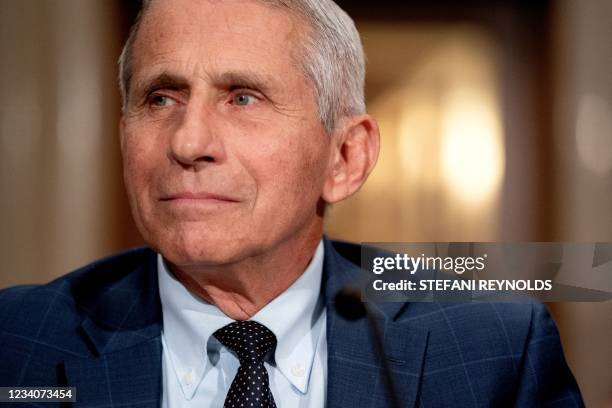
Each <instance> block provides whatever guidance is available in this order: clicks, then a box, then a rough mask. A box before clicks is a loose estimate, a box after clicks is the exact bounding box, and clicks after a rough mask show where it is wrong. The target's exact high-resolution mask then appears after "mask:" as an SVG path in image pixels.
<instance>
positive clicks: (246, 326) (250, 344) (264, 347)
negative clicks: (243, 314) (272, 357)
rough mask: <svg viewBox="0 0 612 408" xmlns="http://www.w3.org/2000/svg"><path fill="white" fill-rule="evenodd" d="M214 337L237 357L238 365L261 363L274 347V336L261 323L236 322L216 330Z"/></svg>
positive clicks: (249, 321) (250, 321)
mask: <svg viewBox="0 0 612 408" xmlns="http://www.w3.org/2000/svg"><path fill="white" fill-rule="evenodd" d="M214 336H215V337H216V338H217V340H219V341H220V342H221V344H223V345H224V346H225V347H227V348H228V349H230V350H232V351H233V352H235V353H236V354H237V355H238V359H239V360H240V364H243V363H245V362H253V363H263V360H264V358H265V356H266V354H268V353H269V352H270V351H272V350H274V348H275V347H276V336H275V335H274V333H272V331H270V329H268V328H267V327H266V326H264V325H263V324H261V323H257V322H255V321H252V320H245V321H236V322H233V323H230V324H228V325H227V326H224V327H222V328H220V329H219V330H217V331H216V332H215V333H214Z"/></svg>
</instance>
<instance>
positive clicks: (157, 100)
mask: <svg viewBox="0 0 612 408" xmlns="http://www.w3.org/2000/svg"><path fill="white" fill-rule="evenodd" d="M149 103H150V104H151V105H152V106H156V107H164V106H169V105H174V104H175V103H176V101H175V100H174V99H172V98H170V97H169V96H165V95H159V94H153V95H151V96H150V97H149Z"/></svg>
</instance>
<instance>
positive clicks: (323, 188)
mask: <svg viewBox="0 0 612 408" xmlns="http://www.w3.org/2000/svg"><path fill="white" fill-rule="evenodd" d="M230 15H231V16H232V23H233V24H229V25H228V20H227V17H228V16H230ZM194 27H197V29H194ZM304 27H305V22H303V21H301V20H299V19H297V18H296V17H295V16H294V15H293V14H290V13H288V12H287V11H286V10H284V9H280V8H271V7H268V6H265V5H262V4H260V3H258V2H252V1H248V0H235V1H224V2H220V3H216V4H215V5H213V4H212V3H211V2H210V1H207V0H205V1H194V0H173V1H171V0H169V1H165V2H159V3H155V5H154V6H152V7H151V9H149V11H148V12H147V13H146V14H145V16H144V17H143V20H142V25H141V29H140V30H139V33H138V36H137V38H136V39H135V43H134V54H133V58H134V59H133V77H132V80H133V82H134V84H136V85H135V86H133V87H131V90H130V93H129V95H128V104H127V109H126V112H125V113H124V116H123V118H122V122H121V147H122V154H123V158H124V178H125V184H126V189H127V191H128V198H129V201H130V205H131V207H132V212H133V214H134V219H135V221H136V224H137V226H138V228H139V229H140V231H141V233H142V235H143V237H144V238H145V241H146V242H147V243H148V244H149V245H150V246H151V247H152V248H153V249H155V250H156V251H158V252H160V253H161V254H162V255H163V256H164V259H165V261H166V263H167V264H168V265H169V267H170V269H171V270H172V272H173V273H174V274H175V275H176V276H177V278H178V279H179V280H180V281H181V282H182V283H183V284H184V285H185V286H186V287H187V288H188V289H189V290H191V291H192V292H193V293H194V294H196V295H197V296H200V297H201V298H203V299H205V300H207V301H208V302H211V303H213V304H215V305H217V306H218V307H219V308H220V309H221V310H222V311H223V312H224V313H225V314H226V315H228V316H230V317H232V318H234V319H247V318H249V317H250V316H252V315H253V314H255V313H256V312H257V311H259V310H260V309H261V308H262V307H264V306H265V305H266V304H267V303H268V302H269V301H271V300H272V299H274V298H275V297H276V296H278V295H279V294H280V293H282V292H283V291H284V290H285V289H286V288H287V287H289V286H290V285H291V284H292V283H293V282H294V281H295V280H296V279H297V278H298V277H299V276H300V275H301V273H302V272H303V271H304V269H305V268H306V266H307V264H308V263H309V262H310V258H311V256H312V254H313V253H314V249H315V248H316V246H317V244H318V242H319V240H320V238H321V235H322V232H323V216H324V211H323V208H324V204H325V203H327V202H335V201H339V200H342V199H344V198H346V197H347V196H349V195H350V194H352V193H353V192H354V191H356V189H357V188H358V187H359V186H360V185H361V184H362V183H363V182H364V181H365V177H367V174H368V173H369V171H370V170H371V168H372V167H373V164H374V163H373V162H363V160H361V159H359V157H363V155H362V154H359V153H355V154H353V155H350V154H349V155H347V158H348V159H347V163H349V162H350V163H349V164H348V165H347V164H346V163H345V164H342V163H340V162H341V161H343V160H345V158H343V155H341V154H338V150H340V149H342V146H344V143H345V141H346V138H347V137H351V136H350V135H351V134H352V133H354V132H352V131H351V129H352V127H362V126H364V123H366V122H368V121H372V119H370V118H369V117H366V116H364V117H362V118H361V119H355V120H347V121H345V122H343V125H342V126H340V127H338V128H337V129H336V130H335V131H334V132H332V134H329V133H328V132H327V130H326V129H325V128H324V126H323V124H322V123H321V120H320V116H319V112H318V106H317V101H316V92H315V90H314V86H313V84H312V83H311V81H308V80H306V79H305V78H304V76H303V74H302V72H301V70H300V69H298V67H296V65H295V63H294V57H293V55H292V54H293V53H287V49H290V50H294V49H296V48H299V47H300V45H299V44H300V41H302V40H301V37H300V33H303V32H304V29H305V28H304ZM164 73H165V74H167V75H168V76H169V78H161V79H163V80H164V81H158V82H159V83H158V84H157V85H158V86H162V88H161V89H157V90H155V89H156V88H157V87H153V86H152V82H154V81H155V78H157V79H158V80H159V79H160V75H162V74H164ZM170 79H172V80H170ZM164 82H165V83H164ZM261 82H263V84H261V85H259V84H257V83H261ZM254 83H255V84H257V85H254ZM244 85H247V88H248V87H255V86H256V87H257V88H261V89H260V90H256V91H259V92H260V93H261V94H263V93H264V89H265V93H266V94H265V95H264V97H261V98H259V99H258V98H257V92H255V93H254V95H255V97H254V98H255V99H248V102H247V104H246V105H244V106H238V105H235V104H234V103H233V102H234V99H233V98H234V96H235V95H236V94H239V93H241V92H245V94H249V92H248V90H244V91H243V90H241V88H240V87H241V86H244ZM164 87H165V88H164ZM147 89H148V90H149V91H151V90H154V94H155V95H162V96H163V97H164V99H162V101H161V103H160V104H158V100H157V98H156V99H155V104H153V105H152V104H151V102H152V99H151V98H150V97H149V95H148V94H147V93H148V92H147ZM374 128H375V126H374ZM369 137H370V139H371V140H370V141H367V140H365V139H364V140H362V141H358V142H357V143H353V146H354V147H353V148H352V149H354V148H357V149H376V150H377V148H378V145H377V143H378V142H377V140H378V139H377V138H378V134H377V133H372V134H369ZM368 143H369V144H368ZM353 156H354V157H356V158H357V159H358V161H357V162H355V163H353V161H352V159H350V157H353ZM359 160H361V161H362V162H359ZM374 161H375V160H374ZM359 168H361V169H362V170H359ZM342 172H349V173H353V174H355V175H356V177H358V178H360V179H359V180H357V179H355V177H353V176H351V175H350V174H349V175H348V176H346V175H343V174H342ZM360 175H361V176H360ZM363 175H365V176H363ZM348 182H350V183H351V185H350V186H349V185H346V186H343V185H341V184H342V183H348ZM338 183H340V184H338ZM355 186H356V187H355ZM184 191H187V192H194V193H196V192H202V191H203V192H207V193H213V194H218V195H222V196H226V197H228V198H231V201H225V200H210V199H207V200H202V199H182V198H181V199H175V198H172V196H173V195H174V194H177V193H181V192H184ZM168 197H170V198H168Z"/></svg>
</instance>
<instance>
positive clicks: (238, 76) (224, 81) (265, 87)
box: [211, 71, 274, 94]
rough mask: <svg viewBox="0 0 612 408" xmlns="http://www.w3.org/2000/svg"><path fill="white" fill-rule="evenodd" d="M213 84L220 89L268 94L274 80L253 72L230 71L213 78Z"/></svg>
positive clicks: (215, 75)
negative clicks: (231, 88) (238, 89)
mask: <svg viewBox="0 0 612 408" xmlns="http://www.w3.org/2000/svg"><path fill="white" fill-rule="evenodd" d="M211 80H212V83H213V84H214V85H215V86H217V87H220V88H230V87H234V88H246V89H252V90H257V91H260V92H262V93H264V94H267V93H268V92H269V91H270V87H271V84H273V83H274V80H273V79H272V78H270V77H268V76H263V75H261V74H258V73H255V72H252V71H228V72H223V73H221V74H214V75H212V76H211Z"/></svg>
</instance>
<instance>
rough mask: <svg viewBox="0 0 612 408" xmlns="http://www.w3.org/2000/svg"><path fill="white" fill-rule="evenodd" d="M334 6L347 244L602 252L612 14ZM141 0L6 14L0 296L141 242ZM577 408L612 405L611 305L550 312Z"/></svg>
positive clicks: (611, 104) (560, 306) (36, 0)
mask: <svg viewBox="0 0 612 408" xmlns="http://www.w3.org/2000/svg"><path fill="white" fill-rule="evenodd" d="M338 3H339V4H340V5H341V6H342V7H343V8H344V9H345V10H347V11H348V12H349V14H350V15H351V16H352V17H353V18H354V19H355V21H356V22H357V26H358V29H359V30H360V32H361V33H362V36H363V41H364V46H365V49H366V54H367V56H368V67H367V70H368V78H367V89H366V91H367V98H368V107H369V110H370V112H371V113H372V114H374V115H375V116H376V117H377V118H378V119H379V121H380V126H381V131H382V153H381V156H380V160H379V164H378V166H377V169H376V170H375V172H374V173H373V174H372V176H371V179H370V180H369V182H368V183H367V185H366V186H365V187H364V188H363V190H362V191H361V192H360V193H359V194H358V195H357V196H355V197H354V198H352V199H350V200H348V201H346V202H345V203H342V204H339V205H336V206H334V207H333V208H332V212H331V217H330V218H329V220H328V225H327V231H328V233H329V235H331V236H333V237H338V238H343V239H349V240H353V241H370V242H372V241H409V242H430V241H612V211H611V210H612V76H611V74H610V73H611V72H612V45H611V44H612V43H611V40H610V39H612V2H611V1H610V0H585V1H575V0H557V1H553V0H514V1H510V0H505V1H502V0H486V1H485V0H481V1H477V0H465V1H461V2H457V1H450V0H446V1H442V0H433V1H427V2H423V1H403V2H397V1H391V0H388V1H381V0H379V1H377V2H376V5H373V3H372V2H369V1H355V0H346V1H338ZM138 8H139V3H138V1H137V0H104V1H101V0H19V1H17V0H0V55H2V63H1V64H0V89H1V90H2V92H3V95H2V96H3V97H4V101H3V102H2V103H1V104H0V191H1V194H2V195H1V199H0V225H1V228H0V248H1V249H0V251H1V259H2V264H3V265H2V270H1V271H0V287H6V286H10V285H15V284H21V283H42V282H46V281H49V280H51V279H53V278H55V277H57V276H59V275H62V274H64V273H66V272H67V271H69V270H72V269H75V268H77V267H79V266H81V265H83V264H85V263H88V262H90V261H91V260H94V259H96V258H99V257H102V256H105V255H108V254H111V253H113V252H115V251H117V250H120V249H123V248H127V247H130V246H135V245H139V244H141V240H140V238H139V236H138V232H137V231H136V230H135V228H134V225H133V223H132V221H131V217H130V214H129V210H128V208H127V204H126V199H125V196H124V193H123V185H122V181H121V163H120V155H119V145H118V134H117V133H118V132H117V126H118V125H117V123H118V118H119V113H120V98H119V93H118V91H117V86H116V76H117V65H116V61H117V58H118V56H119V53H120V48H121V45H122V43H123V41H124V40H125V38H126V36H127V32H128V29H129V26H130V24H131V21H132V20H133V18H134V17H135V15H136V13H137V10H138ZM549 307H550V309H551V311H552V313H553V316H554V318H555V321H556V322H557V325H558V326H559V329H560V332H561V336H562V341H563V344H564V348H565V351H566V356H567V359H568V361H569V364H570V366H571V368H572V371H573V372H574V374H575V376H576V378H577V380H578V383H579V385H580V388H581V390H582V392H583V394H584V397H585V400H586V402H587V406H593V407H604V406H608V407H609V406H612V369H611V368H612V302H607V303H556V304H549Z"/></svg>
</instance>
